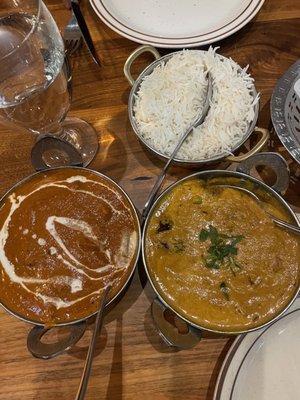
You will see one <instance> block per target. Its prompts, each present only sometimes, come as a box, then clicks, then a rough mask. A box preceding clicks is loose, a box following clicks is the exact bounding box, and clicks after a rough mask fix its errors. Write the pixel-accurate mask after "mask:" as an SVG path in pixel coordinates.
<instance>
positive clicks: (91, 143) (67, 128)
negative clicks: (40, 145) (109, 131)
mask: <svg viewBox="0 0 300 400" xmlns="http://www.w3.org/2000/svg"><path fill="white" fill-rule="evenodd" d="M61 127H62V133H61V134H60V135H59V137H60V138H61V139H63V140H65V141H67V142H69V143H71V144H72V145H73V146H74V147H75V149H76V150H77V151H78V152H79V153H80V154H81V157H82V161H83V166H84V167H86V166H87V165H89V164H90V162H91V161H92V160H93V158H94V157H95V155H96V153H97V151H98V148H99V142H98V135H97V132H96V131H95V129H94V128H93V127H92V126H91V125H90V124H88V123H87V122H85V121H83V120H82V119H79V118H76V117H67V118H66V119H65V120H64V121H63V123H62V124H61Z"/></svg>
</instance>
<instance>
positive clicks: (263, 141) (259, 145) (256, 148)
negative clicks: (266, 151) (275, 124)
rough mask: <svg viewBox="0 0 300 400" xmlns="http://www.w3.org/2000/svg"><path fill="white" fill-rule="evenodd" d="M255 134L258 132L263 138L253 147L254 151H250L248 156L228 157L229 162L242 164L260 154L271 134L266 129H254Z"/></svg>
mask: <svg viewBox="0 0 300 400" xmlns="http://www.w3.org/2000/svg"><path fill="white" fill-rule="evenodd" d="M254 132H258V133H260V134H261V138H260V140H259V141H258V143H257V144H256V145H255V146H254V147H253V149H251V150H249V151H248V152H247V153H246V154H241V155H240V156H228V157H226V160H227V161H230V162H241V161H244V160H247V158H249V157H251V156H253V155H254V154H256V153H258V152H259V151H260V150H261V149H262V148H263V147H264V146H265V144H266V143H267V141H268V140H269V138H270V132H269V131H268V129H264V128H258V127H255V128H254Z"/></svg>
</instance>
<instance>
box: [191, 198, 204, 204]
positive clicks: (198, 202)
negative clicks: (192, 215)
mask: <svg viewBox="0 0 300 400" xmlns="http://www.w3.org/2000/svg"><path fill="white" fill-rule="evenodd" d="M193 203H194V204H202V203H203V200H202V197H201V196H195V197H194V199H193Z"/></svg>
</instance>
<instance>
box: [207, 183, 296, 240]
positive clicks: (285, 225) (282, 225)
mask: <svg viewBox="0 0 300 400" xmlns="http://www.w3.org/2000/svg"><path fill="white" fill-rule="evenodd" d="M214 186H216V187H221V188H230V189H237V190H240V191H242V192H244V193H247V194H248V195H249V196H251V197H252V198H253V199H255V201H256V202H257V203H258V204H259V205H260V206H261V207H262V208H263V202H262V201H261V200H260V198H259V197H258V196H257V195H256V194H255V193H253V192H251V191H250V190H248V189H245V188H242V187H240V186H233V185H227V184H217V185H214ZM265 211H266V210H265ZM266 213H267V214H268V215H269V216H270V217H271V219H272V221H273V222H274V223H275V224H276V225H277V226H279V227H280V228H284V229H286V230H288V231H290V232H292V233H295V234H296V235H300V228H298V227H297V226H295V225H292V224H289V223H288V222H285V221H283V220H282V219H279V218H276V217H274V215H272V214H271V213H269V212H268V211H266Z"/></svg>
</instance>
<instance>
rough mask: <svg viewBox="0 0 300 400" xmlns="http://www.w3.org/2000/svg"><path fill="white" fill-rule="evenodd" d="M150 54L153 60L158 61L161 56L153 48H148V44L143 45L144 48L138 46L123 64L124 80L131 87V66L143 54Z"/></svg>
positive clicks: (132, 81) (132, 80)
mask: <svg viewBox="0 0 300 400" xmlns="http://www.w3.org/2000/svg"><path fill="white" fill-rule="evenodd" d="M147 52H148V53H151V54H153V55H154V57H155V59H156V60H158V59H159V58H160V57H161V55H160V54H159V52H158V51H157V50H156V49H155V48H154V47H153V46H150V45H148V44H146V45H144V46H140V47H138V48H137V49H135V50H134V52H133V53H131V54H130V56H129V57H128V58H127V60H126V62H125V64H124V69H123V70H124V75H125V77H126V79H127V80H128V82H129V83H130V85H131V86H133V84H134V79H133V77H132V75H131V66H132V63H133V62H134V61H135V60H136V59H137V58H138V57H139V56H140V55H141V54H143V53H147Z"/></svg>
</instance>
